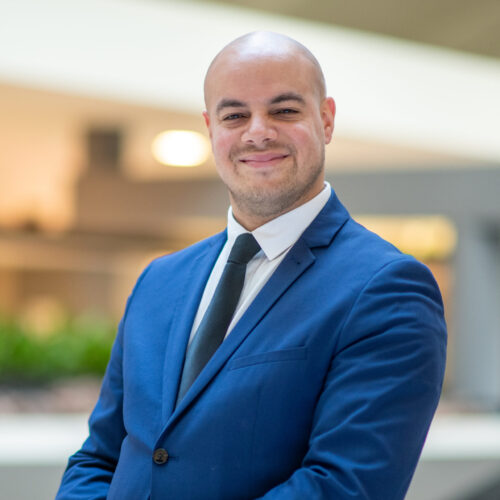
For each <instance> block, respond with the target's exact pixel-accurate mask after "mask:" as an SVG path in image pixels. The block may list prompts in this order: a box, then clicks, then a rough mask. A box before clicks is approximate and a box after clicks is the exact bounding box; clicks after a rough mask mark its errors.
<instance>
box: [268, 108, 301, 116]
mask: <svg viewBox="0 0 500 500" xmlns="http://www.w3.org/2000/svg"><path fill="white" fill-rule="evenodd" d="M298 113H299V111H298V110H297V109H293V108H280V109H277V110H276V111H274V112H273V114H274V115H296V114H298Z"/></svg>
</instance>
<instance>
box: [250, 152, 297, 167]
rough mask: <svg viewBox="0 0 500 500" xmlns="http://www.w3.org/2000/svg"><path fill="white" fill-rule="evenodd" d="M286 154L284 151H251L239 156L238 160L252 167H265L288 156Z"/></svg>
mask: <svg viewBox="0 0 500 500" xmlns="http://www.w3.org/2000/svg"><path fill="white" fill-rule="evenodd" d="M288 156H289V155H288V154H284V153H253V154H250V155H247V156H243V157H241V158H240V162H242V163H245V164H247V165H249V166H252V167H267V166H273V165H276V164H277V163H279V162H281V161H282V160H284V159H285V158H288Z"/></svg>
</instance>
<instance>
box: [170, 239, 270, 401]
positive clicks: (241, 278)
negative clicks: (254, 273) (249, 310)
mask: <svg viewBox="0 0 500 500" xmlns="http://www.w3.org/2000/svg"><path fill="white" fill-rule="evenodd" d="M259 250H260V247H259V244H258V243H257V241H256V240H255V238H254V237H253V236H252V235H251V234H250V233H243V234H240V235H239V236H238V237H237V238H236V241H235V242H234V245H233V248H232V249H231V252H230V254H229V257H228V259H227V263H226V266H225V267H224V271H223V272H222V276H221V278H220V281H219V284H218V285H217V288H216V289H215V293H214V295H213V297H212V300H211V302H210V304H209V306H208V309H207V311H206V312H205V315H204V316H203V319H202V321H201V323H200V326H199V327H198V330H197V331H196V334H195V336H194V338H193V340H192V342H191V345H190V346H189V347H188V349H187V353H186V359H185V361H184V369H183V372H182V378H181V383H180V387H179V393H178V395H177V404H179V401H180V400H181V399H182V398H183V397H184V394H186V392H187V390H188V389H189V388H190V387H191V384H192V383H193V382H194V380H195V379H196V377H197V376H198V375H199V373H200V372H201V370H202V369H203V367H204V366H205V365H206V364H207V363H208V360H209V359H210V358H211V357H212V355H213V354H214V352H215V351H216V350H217V348H218V347H219V346H220V344H221V343H222V341H223V340H224V337H225V335H226V332H227V329H228V327H229V324H230V323H231V319H232V318H233V315H234V311H235V309H236V306H237V305H238V301H239V299H240V295H241V290H242V289H243V283H244V282H245V272H246V267H247V264H248V262H250V260H251V259H252V257H254V255H255V254H256V253H257V252H258V251H259Z"/></svg>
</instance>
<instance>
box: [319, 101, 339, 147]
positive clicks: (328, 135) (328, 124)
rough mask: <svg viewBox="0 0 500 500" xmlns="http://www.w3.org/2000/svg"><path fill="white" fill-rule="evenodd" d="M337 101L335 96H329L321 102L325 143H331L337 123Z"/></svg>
mask: <svg viewBox="0 0 500 500" xmlns="http://www.w3.org/2000/svg"><path fill="white" fill-rule="evenodd" d="M335 111H336V106H335V101H334V100H333V97H327V98H326V99H325V100H324V101H323V103H322V104H321V118H322V120H323V128H324V131H325V144H330V141H331V140H332V135H333V129H334V125H335Z"/></svg>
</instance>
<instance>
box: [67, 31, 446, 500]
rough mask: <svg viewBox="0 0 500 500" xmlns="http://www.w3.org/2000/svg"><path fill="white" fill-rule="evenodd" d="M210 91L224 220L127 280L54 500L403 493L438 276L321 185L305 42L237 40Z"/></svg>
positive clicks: (326, 103) (324, 131) (431, 367)
mask: <svg viewBox="0 0 500 500" xmlns="http://www.w3.org/2000/svg"><path fill="white" fill-rule="evenodd" d="M205 101H206V112H205V113H204V117H205V121H206V124H207V127H208V130H209V133H210V138H211V141H212V147H213V153H214V156H215V162H216V167H217V170H218V173H219V175H220V177H221V179H222V181H223V182H224V183H225V184H226V186H227V188H228V191H229V197H230V201H231V209H230V212H229V216H228V228H227V231H224V232H223V233H221V234H218V235H215V236H213V237H211V238H209V239H208V240H205V241H202V242H199V243H197V244H196V245H194V246H192V247H190V248H187V249H185V250H183V251H181V252H178V253H175V254H172V255H168V256H166V257H162V258H160V259H157V260H156V261H154V262H152V263H151V264H150V265H149V266H148V268H147V269H146V270H145V271H144V272H143V274H142V275H141V277H140V278H139V281H138V282H137V285H136V286H135V289H134V291H133V292H132V294H131V296H130V298H129V301H128V303H127V307H126V311H125V314H124V317H123V319H122V321H121V323H120V327H119V331H118V335H117V339H116V342H115V345H114V347H113V351H112V354H111V359H110V362H109V366H108V369H107V372H106V375H105V377H104V381H103V386H102V391H101V395H100V398H99V401H98V403H97V405H96V408H95V410H94V412H93V414H92V416H91V418H90V436H89V438H88V439H87V441H86V442H85V443H84V445H83V447H82V449H81V450H80V451H79V452H77V453H76V454H75V455H74V456H73V457H71V458H70V461H69V464H68V468H67V470H66V472H65V474H64V477H63V481H62V485H61V487H60V490H59V494H58V497H57V498H58V499H59V500H63V499H81V500H84V499H85V500H89V499H98V498H99V499H101V498H102V499H104V498H108V499H119V500H147V499H148V498H150V499H151V500H160V499H167V498H169V499H170V498H172V499H182V500H190V499H193V500H196V499H200V500H224V499H227V500H237V499H242V500H243V499H254V498H265V499H268V500H270V499H286V500H291V499H297V500H299V499H300V500H305V499H335V500H347V499H366V500H396V499H403V498H404V496H405V492H406V490H407V488H408V485H409V482H410V479H411V477H412V474H413V471H414V469H415V466H416V463H417V460H418V457H419V454H420V451H421V448H422V446H423V442H424V439H425V436H426V433H427V430H428V427H429V424H430V421H431V418H432V416H433V413H434V411H435V408H436V405H437V402H438V399H439V394H440V390H441V383H442V378H443V370H444V359H445V337H446V333H445V324H444V320H443V308H442V302H441V298H440V294H439V291H438V288H437V286H436V284H435V282H434V279H433V278H432V276H431V274H430V272H429V271H428V269H427V268H426V267H425V266H423V265H422V264H420V263H418V262H417V261H415V260H414V259H413V258H412V257H409V256H406V255H403V254H401V253H400V252H399V251H398V250H396V249H395V248H394V247H393V246H391V245H390V244H389V243H387V242H385V241H383V240H382V239H380V238H379V237H377V236H376V235H374V234H373V233H370V232H369V231H367V230H366V229H364V228H363V227H362V226H360V225H358V224H357V223H356V222H354V221H353V220H352V219H351V217H350V216H349V214H348V212H347V211H346V210H345V208H344V207H343V206H342V205H341V203H340V202H339V200H338V199H337V197H336V195H335V193H334V192H333V190H332V189H331V188H330V186H329V185H328V184H325V182H324V150H325V144H327V143H329V142H330V139H331V137H332V132H333V124H334V115H335V104H334V101H333V99H332V98H330V97H326V93H325V84H324V79H323V75H322V72H321V68H320V66H319V64H318V62H317V61H316V59H315V58H314V56H313V55H312V54H311V53H310V52H309V51H308V50H307V49H306V48H305V47H303V46H302V45H300V44H299V43H297V42H295V41H294V40H291V39H289V38H287V37H285V36H282V35H277V34H273V33H252V34H249V35H245V36H243V37H241V38H239V39H237V40H235V41H233V42H232V43H230V44H229V45H228V46H226V47H225V48H224V49H223V50H222V51H221V52H220V53H219V54H218V55H217V56H216V58H215V59H214V61H213V62H212V64H211V66H210V68H209V70H208V73H207V76H206V80H205ZM245 233H246V234H245ZM249 233H251V236H250V234H249ZM241 234H245V236H243V237H241V236H240V235H241ZM238 236H240V237H239V238H237V237H238ZM243 240H247V242H246V243H245V244H247V243H248V245H249V246H251V247H252V246H253V248H252V249H251V250H248V249H247V250H245V252H246V253H247V255H246V257H245V258H242V257H234V256H233V252H236V250H235V249H234V248H236V247H237V246H238V245H239V243H238V242H240V241H243ZM235 241H236V243H235ZM255 241H256V242H257V243H258V245H257V243H255ZM233 247H234V248H233ZM230 252H231V254H230ZM255 252H256V253H255ZM228 256H229V257H228ZM252 256H253V257H252ZM246 261H249V262H248V264H246ZM229 268H231V269H232V270H230V271H228V269H229ZM235 268H237V269H238V270H237V271H234V269H235ZM230 273H236V274H237V273H240V278H241V279H244V285H243V290H242V291H241V292H240V290H237V291H231V292H230V293H229V295H228V294H227V290H226V285H227V283H226V282H227V281H228V278H227V276H229V275H230ZM232 276H233V278H231V279H229V281H231V280H233V281H232V283H233V285H234V282H235V281H237V280H238V279H239V278H234V275H232ZM233 285H231V286H233ZM240 288H241V287H240ZM231 290H233V289H231ZM224 293H226V295H224V299H220V297H221V296H222V295H221V294H224ZM240 293H241V296H240ZM235 296H236V298H235V299H234V297H235ZM233 299H234V300H233ZM230 302H235V304H234V305H233V306H236V310H235V311H232V310H231V311H230V312H229V313H227V309H228V308H227V307H226V306H227V305H228V303H230ZM221 303H222V306H221ZM220 307H222V309H220ZM224 307H226V309H224ZM217 308H219V309H217ZM214 310H216V313H215V314H214ZM226 316H227V318H226ZM207 318H208V319H207ZM221 318H226V319H224V320H222V319H221ZM226 320H227V321H226ZM224 321H226V322H225V323H224ZM214 322H215V323H216V324H218V325H219V326H217V328H215V330H217V329H218V330H219V333H218V334H216V336H217V335H219V337H218V339H216V340H215V341H214V337H213V335H214V334H213V330H214V327H213V323H214ZM221 322H222V323H223V326H222V327H221V326H220V324H219V323H221ZM222 323H221V324H222ZM207 325H208V326H207ZM221 329H222V330H223V331H222V332H220V330H221ZM207 332H208V333H207ZM207 339H208V340H207ZM200 346H201V347H200Z"/></svg>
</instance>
